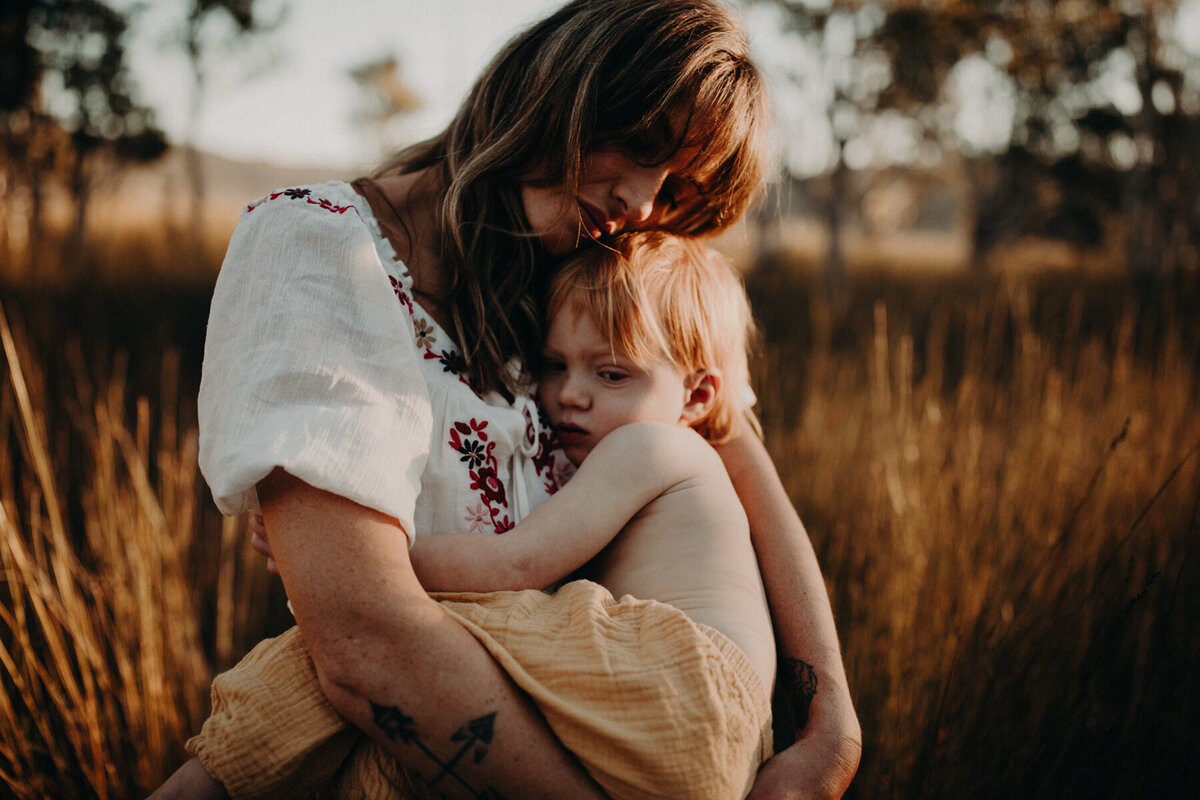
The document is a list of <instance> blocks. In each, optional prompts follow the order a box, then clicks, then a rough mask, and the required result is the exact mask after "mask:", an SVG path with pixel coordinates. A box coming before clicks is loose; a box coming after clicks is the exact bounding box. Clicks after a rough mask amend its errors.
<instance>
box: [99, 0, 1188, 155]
mask: <svg viewBox="0 0 1200 800" xmlns="http://www.w3.org/2000/svg"><path fill="white" fill-rule="evenodd" d="M564 1H565V0H351V1H350V2H346V1H345V0H342V1H339V0H259V7H260V9H261V12H262V14H263V16H264V17H265V18H267V19H271V18H274V17H276V16H277V15H279V14H282V15H283V21H282V23H281V24H280V25H279V26H278V27H277V28H275V29H274V30H273V31H272V32H271V33H269V34H261V35H258V36H254V37H251V38H249V39H247V40H246V41H245V42H244V43H243V44H241V46H240V48H239V49H229V48H225V49H216V50H214V51H213V52H215V53H216V57H215V58H214V59H212V60H210V62H209V71H208V74H209V81H208V92H207V95H206V99H205V102H204V105H203V114H202V119H201V121H200V124H199V126H198V132H197V137H196V144H197V145H198V146H199V147H200V148H201V149H204V150H208V151H210V152H214V153H217V154H220V155H224V156H227V157H229V158H234V159H241V160H264V161H271V162H274V163H278V164H292V165H304V166H320V167H337V168H345V169H349V170H350V171H353V170H354V169H355V168H358V169H360V170H361V169H366V168H369V167H371V166H373V165H374V164H375V163H377V162H378V160H379V158H380V157H381V155H382V154H383V153H382V151H381V149H380V147H381V142H380V140H379V138H378V132H377V131H372V130H370V129H369V126H364V125H361V124H359V125H357V126H356V125H355V123H354V122H353V115H354V110H355V108H356V106H357V104H358V102H359V101H360V97H361V95H360V94H359V91H360V90H359V89H358V88H357V87H356V86H355V85H354V83H353V81H352V80H351V78H350V77H349V71H350V70H351V69H352V68H354V67H357V66H361V65H363V64H365V63H368V62H371V61H377V60H379V59H381V58H384V57H386V56H389V55H390V56H394V57H396V58H398V59H399V60H400V62H401V69H402V73H401V74H402V77H403V79H404V80H405V81H406V83H407V84H408V86H409V87H410V88H412V89H413V90H414V91H415V92H416V93H417V94H418V95H419V96H420V98H421V101H422V103H423V106H422V108H421V110H420V111H418V112H417V113H416V114H414V115H413V116H412V117H411V118H409V119H407V120H406V121H405V122H404V128H403V130H402V134H403V137H404V140H405V141H416V140H418V139H420V138H424V137H425V136H428V135H431V134H433V133H436V132H437V131H439V130H441V128H442V127H443V126H444V125H445V123H446V121H447V120H448V119H449V117H450V116H451V115H452V114H453V112H454V110H455V108H457V106H458V103H459V101H460V100H461V98H462V97H463V95H464V94H465V93H466V91H467V90H468V88H469V87H470V84H471V82H472V81H473V80H474V79H475V78H476V76H477V75H478V74H479V72H480V71H481V70H482V69H483V67H484V65H485V64H486V63H487V61H488V60H489V59H490V58H491V56H492V55H493V54H494V53H495V52H496V51H497V50H498V49H499V47H500V46H501V45H502V44H503V43H504V42H505V41H507V40H508V39H509V38H510V37H511V36H512V35H513V34H514V33H515V32H517V31H518V30H520V29H521V28H523V27H525V26H526V25H528V24H530V23H532V22H533V21H535V20H537V19H539V18H541V17H543V16H545V15H546V14H547V13H549V11H551V10H552V9H554V8H556V7H557V6H559V5H560V4H561V3H562V2H564ZM109 2H111V3H112V5H114V6H116V7H118V8H123V9H128V8H130V7H132V6H133V5H135V4H137V3H139V2H140V0H109ZM812 2H814V3H815V2H819V0H812ZM184 6H185V3H184V2H183V0H157V1H156V2H154V3H144V4H143V7H144V8H145V9H146V11H145V12H144V13H143V14H142V15H141V16H140V17H139V18H138V20H137V23H136V27H135V28H134V30H133V32H132V37H131V41H130V57H131V62H132V68H133V71H134V75H135V77H136V80H137V82H138V85H139V87H140V90H141V98H142V99H143V100H144V101H145V102H146V103H148V104H149V105H150V106H152V107H154V108H155V109H156V110H157V112H158V121H159V124H160V125H162V126H163V127H164V129H165V130H166V131H167V133H168V135H169V136H170V138H171V140H172V141H175V142H183V141H186V140H187V127H188V126H187V119H188V109H189V101H190V97H191V90H190V87H191V74H190V71H189V66H188V63H187V60H186V58H185V56H184V54H183V49H182V47H181V46H180V44H179V42H178V39H177V35H178V34H177V32H178V31H179V29H180V27H181V24H182V18H183V14H184ZM1174 22H1175V28H1176V35H1177V41H1178V43H1179V44H1180V45H1181V46H1182V48H1183V49H1184V50H1185V51H1187V52H1190V53H1200V0H1180V2H1179V6H1178V15H1177V16H1176V18H1175V20H1174ZM747 26H748V28H749V30H750V38H751V49H752V51H753V52H754V54H755V57H756V58H757V59H758V60H759V62H760V63H761V64H762V65H763V66H764V68H765V71H766V73H767V76H768V82H769V84H770V86H771V93H772V96H773V98H774V100H775V105H776V107H777V108H776V114H777V119H778V120H779V121H780V122H781V128H782V129H784V130H786V131H788V132H789V134H790V136H791V142H792V146H791V147H787V146H783V148H782V149H783V152H784V157H785V158H786V159H787V162H788V163H789V165H791V167H792V168H793V170H794V171H795V172H796V173H798V174H811V173H816V172H821V171H823V170H824V169H827V168H828V167H829V166H830V164H831V159H832V158H833V150H832V148H831V146H830V145H831V141H832V139H831V136H832V130H831V128H830V126H831V124H832V123H831V121H830V120H829V119H828V117H827V116H826V115H825V114H824V113H823V110H824V109H825V108H826V106H827V105H828V102H829V98H828V97H827V96H826V95H828V93H829V91H830V89H829V84H828V82H827V80H822V79H820V78H818V77H817V76H820V75H822V74H823V69H828V67H822V64H821V59H820V57H819V55H818V54H816V53H813V52H807V53H806V52H804V51H802V50H798V49H797V48H796V47H794V43H789V41H788V39H787V38H786V37H785V36H784V35H783V34H782V33H781V31H780V20H779V17H778V10H777V9H774V10H773V9H771V8H768V7H764V6H760V7H758V8H756V9H754V10H752V11H750V12H748V13H747ZM210 32H211V33H218V34H219V31H216V30H212V31H210ZM173 37H174V38H173ZM976 61H977V62H978V63H973V64H966V65H965V66H964V67H963V69H962V70H960V72H961V74H960V75H958V76H957V77H958V83H959V91H960V92H961V94H962V96H963V98H964V99H963V100H962V101H961V108H960V109H959V112H960V113H959V115H958V117H957V118H956V121H955V128H956V132H957V133H958V135H959V136H961V137H962V138H963V139H964V140H965V141H966V142H967V143H968V144H969V145H970V146H972V147H973V148H974V149H976V150H990V149H996V148H999V147H1003V146H1004V144H1005V143H1006V141H1007V140H1006V138H1004V137H1002V138H1001V139H997V140H996V141H992V140H993V139H996V132H997V131H999V132H1002V133H1005V134H1006V132H1007V130H1008V129H1009V127H1008V124H1009V120H1010V119H1011V114H1012V113H1013V111H1014V110H1013V108H1012V102H1011V98H1009V97H1008V96H1007V95H1006V94H1005V90H1006V87H1005V86H1004V85H1003V79H1002V78H1001V77H1000V76H999V73H997V72H996V70H995V69H994V68H989V67H987V65H986V63H985V62H984V61H983V59H977V60H976ZM1110 67H1111V68H1110V70H1109V72H1110V73H1112V75H1113V76H1114V78H1113V80H1114V81H1115V83H1114V86H1115V89H1114V91H1115V90H1116V89H1122V88H1125V89H1131V88H1132V87H1133V84H1132V76H1131V75H1124V74H1121V70H1120V69H1117V67H1120V64H1118V63H1117V62H1114V63H1113V64H1112V65H1110ZM789 72H791V73H796V74H801V75H804V76H806V80H805V81H803V83H804V85H803V86H797V85H795V84H790V83H789V82H788V81H784V80H780V79H779V77H778V76H780V75H783V74H786V73H789ZM1125 72H1128V70H1125ZM1117 94H1119V92H1118V93H1117ZM1116 99H1118V98H1117V97H1116V96H1115V95H1114V102H1116ZM814 110H815V111H814ZM877 127H878V128H879V131H877V135H875V136H874V137H873V141H872V143H871V144H870V145H869V146H866V145H864V141H858V142H853V141H852V142H851V143H850V144H851V145H854V147H851V146H848V148H847V151H846V158H847V161H848V162H850V161H854V162H855V163H853V164H852V166H865V165H866V164H867V163H869V162H870V161H871V160H872V159H882V160H884V161H892V162H900V163H912V161H914V160H915V159H917V158H918V155H919V154H918V150H917V147H918V141H919V136H916V135H915V134H913V133H912V132H911V131H909V128H912V127H913V126H912V124H911V123H908V122H906V121H904V120H902V119H899V118H897V119H894V120H889V119H884V120H882V121H881V122H880V123H879V124H878V125H877ZM402 143H403V142H391V146H395V145H398V144H402ZM858 145H864V146H861V147H859V146H858Z"/></svg>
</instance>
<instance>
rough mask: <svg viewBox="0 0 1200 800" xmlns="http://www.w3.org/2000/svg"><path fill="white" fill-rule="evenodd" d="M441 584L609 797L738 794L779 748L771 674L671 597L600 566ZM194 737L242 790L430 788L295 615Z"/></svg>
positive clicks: (195, 749) (264, 793)
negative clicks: (557, 575) (363, 722)
mask: <svg viewBox="0 0 1200 800" xmlns="http://www.w3.org/2000/svg"><path fill="white" fill-rule="evenodd" d="M435 597H436V598H437V599H438V601H439V602H440V603H441V605H442V607H443V608H445V609H446V611H447V612H449V613H450V614H451V615H452V616H454V617H455V618H457V619H458V620H459V621H460V622H461V623H462V624H463V626H464V627H466V628H467V630H469V631H470V632H471V633H472V634H473V635H474V636H475V637H476V638H477V639H479V641H480V642H481V643H482V644H483V645H484V647H486V648H487V649H488V651H489V652H490V653H491V654H492V656H493V657H494V658H495V659H496V661H497V662H499V664H500V665H501V667H503V668H504V669H505V670H506V671H507V672H508V674H509V675H510V676H511V677H512V679H513V681H514V682H515V683H516V684H517V685H518V686H519V687H520V688H521V689H522V690H523V691H525V692H526V693H527V694H529V696H530V697H531V698H532V699H533V701H534V703H535V704H536V705H537V706H538V708H539V709H540V710H541V712H542V714H543V716H545V718H546V721H547V722H548V723H549V725H550V727H551V729H552V730H553V731H554V733H555V734H556V735H557V736H558V738H559V739H560V740H561V741H562V743H563V744H564V745H565V746H566V748H567V749H568V750H570V751H571V752H572V753H574V754H575V755H576V757H577V758H578V759H579V761H580V763H582V764H583V766H584V768H585V769H586V770H587V771H588V773H589V774H591V776H592V778H593V779H594V780H595V781H596V782H597V783H598V784H599V785H600V786H601V787H602V788H603V789H604V790H605V791H606V792H607V793H608V794H609V795H610V796H611V797H612V798H614V800H623V799H624V798H629V799H630V800H632V798H652V797H661V798H671V800H685V798H698V799H699V798H703V800H719V799H720V798H731V799H736V798H742V797H744V796H745V795H746V793H747V792H748V791H749V789H750V785H751V784H752V783H753V781H754V776H755V773H756V771H757V769H758V766H759V764H761V763H762V762H763V761H764V760H766V759H767V758H768V757H769V756H770V754H771V709H770V698H769V696H768V689H769V687H763V686H762V682H761V680H760V679H759V678H758V676H757V674H756V673H755V672H754V669H753V667H752V666H751V665H750V662H749V661H748V660H747V659H746V657H745V655H743V654H742V652H741V651H740V650H739V649H738V648H737V647H736V646H735V645H734V644H733V643H732V642H730V641H729V640H728V639H727V638H725V637H724V636H723V635H721V634H720V633H718V632H717V631H715V630H713V629H711V628H708V627H706V626H702V625H699V624H696V623H694V622H692V621H691V620H690V619H688V618H687V617H686V616H685V615H684V614H683V613H682V612H680V611H678V610H677V609H675V608H673V607H671V606H668V605H664V604H662V603H656V602H653V601H643V600H635V599H633V598H631V597H623V598H621V599H620V600H615V599H614V598H613V597H612V595H611V594H609V593H608V591H607V590H605V589H604V588H603V587H601V586H598V585H597V584H594V583H591V582H589V581H576V582H573V583H569V584H567V585H565V586H563V587H562V588H561V589H559V591H558V592H556V593H555V594H552V595H549V594H545V593H543V592H538V591H523V592H496V593H489V594H442V595H435ZM188 750H189V751H190V752H191V753H193V754H194V755H196V756H198V757H199V758H200V760H201V762H202V763H203V764H204V766H205V768H206V769H207V770H208V772H209V774H211V775H212V776H213V777H215V778H217V779H218V780H220V781H221V782H222V783H223V784H224V785H225V787H226V789H227V790H228V791H229V793H230V794H231V795H232V796H233V797H235V798H260V797H289V798H294V797H303V796H306V795H313V794H316V793H318V792H319V793H320V795H321V796H322V797H325V796H329V797H347V798H348V797H359V798H363V797H373V798H409V799H410V800H412V799H415V798H425V797H430V796H432V794H431V793H430V792H429V790H428V789H427V788H424V787H423V786H422V785H420V781H419V779H415V778H411V779H410V778H409V776H407V775H406V774H405V773H404V772H403V770H402V769H400V768H399V767H398V765H397V764H396V763H395V762H394V761H393V760H392V759H390V758H388V757H386V756H384V755H383V754H382V753H381V752H380V751H379V750H378V749H377V748H376V746H375V744H374V743H373V742H372V741H371V740H370V739H369V738H368V737H366V736H364V735H363V734H362V733H361V732H360V731H358V729H356V728H353V727H351V726H350V725H349V724H348V723H347V722H346V721H345V720H343V719H342V718H341V717H340V716H339V715H338V713H337V712H336V711H334V710H333V708H332V707H331V706H330V705H329V703H328V701H326V699H325V696H324V695H323V694H322V693H321V690H320V687H319V686H318V683H317V676H316V672H315V671H314V669H313V665H312V660H311V659H310V658H309V655H308V651H307V649H306V648H305V646H304V642H303V639H302V638H301V637H300V634H299V631H298V630H297V629H296V628H292V629H291V630H289V631H287V632H286V633H284V634H283V635H281V636H279V637H276V638H275V639H268V640H266V641H264V642H262V643H261V644H259V645H258V647H256V648H255V649H254V650H253V651H251V652H250V653H249V654H248V655H247V656H246V657H245V658H244V659H243V660H242V661H241V662H240V663H239V664H238V665H237V666H235V667H234V668H233V669H231V670H229V671H228V672H225V673H223V674H222V675H220V676H218V677H217V679H216V680H215V681H214V682H213V690H212V714H211V716H210V717H209V718H208V720H207V721H206V722H205V723H204V727H203V729H202V730H201V732H200V734H199V735H198V736H196V737H194V738H193V739H192V740H191V741H189V742H188Z"/></svg>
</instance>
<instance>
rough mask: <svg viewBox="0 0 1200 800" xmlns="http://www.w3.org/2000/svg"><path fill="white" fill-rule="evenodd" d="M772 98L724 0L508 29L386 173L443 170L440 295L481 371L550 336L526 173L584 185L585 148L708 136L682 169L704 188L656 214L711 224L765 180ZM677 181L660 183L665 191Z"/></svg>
mask: <svg viewBox="0 0 1200 800" xmlns="http://www.w3.org/2000/svg"><path fill="white" fill-rule="evenodd" d="M766 107H767V106H766V98H765V96H764V87H763V81H762V80H761V78H760V75H759V73H758V71H757V69H756V68H755V66H754V65H753V63H751V61H750V60H749V55H748V51H747V43H746V37H745V33H744V31H743V30H742V27H741V25H740V23H739V22H738V21H737V20H736V18H735V17H734V16H733V15H732V14H731V13H730V11H729V10H728V9H727V8H726V7H725V6H724V5H722V3H721V2H720V1H719V0H576V2H572V3H569V4H567V5H566V6H564V7H563V8H561V9H559V10H558V11H556V12H554V13H553V14H551V15H550V16H549V17H547V18H546V19H544V20H542V21H541V22H538V23H536V24H535V25H533V26H532V27H531V28H529V29H528V30H526V31H525V32H523V33H521V34H519V35H518V36H517V37H516V38H514V39H513V40H512V41H510V42H509V43H508V44H507V45H506V46H505V47H504V49H503V50H501V52H500V53H499V54H498V55H497V56H496V58H495V59H494V60H493V61H492V63H491V64H490V65H489V66H488V67H487V69H486V70H484V72H483V74H482V76H481V77H480V78H479V80H478V81H477V82H476V84H475V86H474V87H473V88H472V89H471V91H470V93H469V94H468V96H467V98H466V100H465V101H464V102H463V105H462V107H461V108H460V109H459V111H458V114H457V115H456V116H455V118H454V120H453V121H452V122H451V123H450V125H449V127H448V128H446V130H445V131H444V132H442V133H441V134H440V135H438V136H435V137H434V138H432V139H429V140H427V141H425V142H422V143H420V144H417V145H414V146H412V147H409V148H408V149H406V150H404V151H402V152H401V153H400V154H399V155H398V156H396V158H394V159H393V160H392V161H390V162H389V163H387V164H386V165H384V166H383V167H382V168H381V169H380V170H379V171H378V172H377V173H376V175H375V177H377V178H378V177H385V176H388V175H395V174H404V173H413V172H417V171H419V170H422V169H425V168H433V170H435V171H436V175H437V178H438V180H439V181H440V184H441V186H440V188H441V189H442V190H443V192H444V194H443V200H442V205H441V208H440V209H438V220H437V225H438V229H439V242H438V244H439V246H440V247H441V252H440V255H441V257H442V261H443V265H444V268H445V276H446V278H447V279H448V283H447V286H446V294H445V297H443V298H440V299H442V300H444V302H445V303H446V305H447V307H448V310H449V313H450V317H451V319H452V320H453V329H454V330H453V334H454V337H455V339H456V340H457V341H458V342H459V344H460V345H461V346H462V347H463V350H464V356H465V357H466V360H467V365H468V372H469V377H470V379H471V381H472V383H473V384H474V385H475V387H476V388H477V389H479V390H491V389H496V388H499V387H501V386H502V385H503V384H504V381H503V375H504V370H505V366H504V365H505V363H506V362H508V361H509V360H510V359H511V358H513V357H514V356H515V357H516V358H518V359H519V360H520V362H521V363H530V360H531V357H532V356H533V355H534V354H535V353H536V347H537V346H538V343H539V342H540V338H541V326H542V314H541V313H540V309H539V308H538V307H537V305H536V303H535V302H534V299H533V298H534V297H535V296H536V294H537V291H538V284H539V283H540V282H541V281H543V280H544V277H545V275H546V274H547V272H548V271H549V269H548V267H549V264H550V263H551V262H552V259H550V258H549V257H548V256H546V255H545V254H543V253H542V252H541V251H540V249H539V247H538V244H537V241H536V238H535V236H534V234H533V233H532V232H531V231H530V227H529V223H528V221H527V220H526V218H525V212H524V207H523V205H522V203H521V184H523V183H535V184H537V185H543V186H562V187H564V191H566V192H568V193H574V192H576V191H578V188H579V185H580V180H581V177H582V175H583V174H584V169H585V163H586V158H587V155H588V154H589V153H593V152H597V151H600V150H603V149H605V148H613V149H617V150H620V151H622V152H624V153H626V154H627V155H630V156H632V157H634V158H635V159H636V160H638V161H639V162H640V163H643V164H658V163H665V162H666V161H668V160H670V159H671V158H672V157H674V156H675V155H676V154H677V153H678V152H680V150H681V149H683V148H686V147H689V146H694V145H699V146H700V147H699V149H698V152H699V153H700V155H698V156H697V158H696V159H695V160H694V161H693V163H692V164H691V165H690V169H689V175H688V176H686V177H693V176H694V177H695V178H697V179H699V181H700V182H701V185H700V187H699V188H700V189H701V190H702V191H701V193H700V195H699V196H697V197H696V198H695V199H692V200H688V201H686V202H683V203H680V204H678V205H677V207H673V208H670V209H669V210H667V211H665V212H664V213H663V214H662V215H661V217H660V218H659V219H658V220H657V221H656V226H657V227H661V228H663V229H666V230H670V231H672V232H674V233H679V234H684V235H689V236H699V235H703V234H708V233H713V232H716V231H719V230H721V229H723V228H725V227H726V226H728V225H729V224H730V223H732V222H733V221H735V220H736V219H738V218H739V217H740V216H741V214H742V213H743V212H744V211H745V210H746V208H747V206H748V205H749V203H750V202H751V200H752V199H753V196H754V194H755V192H756V191H757V189H758V188H759V186H760V183H761V178H762V172H763V159H764V157H765V137H766V129H767V111H766ZM680 188H686V187H679V186H664V187H663V192H664V203H667V204H668V205H669V201H670V200H671V199H672V197H673V196H674V194H675V191H676V190H677V189H680ZM682 194H686V192H683V193H682Z"/></svg>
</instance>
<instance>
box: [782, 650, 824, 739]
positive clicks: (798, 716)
mask: <svg viewBox="0 0 1200 800" xmlns="http://www.w3.org/2000/svg"><path fill="white" fill-rule="evenodd" d="M780 666H781V669H780V673H781V674H780V676H779V678H780V680H781V681H782V682H783V686H784V688H785V689H786V690H787V693H788V696H789V698H790V699H791V705H792V708H791V711H792V716H793V719H794V720H795V723H796V732H797V733H799V732H800V731H802V730H804V728H805V726H806V725H808V712H809V711H810V710H811V709H812V701H813V698H814V697H816V696H817V671H816V670H815V669H813V667H812V664H808V663H805V662H804V661H801V660H800V659H798V658H785V659H784V660H783V663H782V664H781V665H780Z"/></svg>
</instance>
